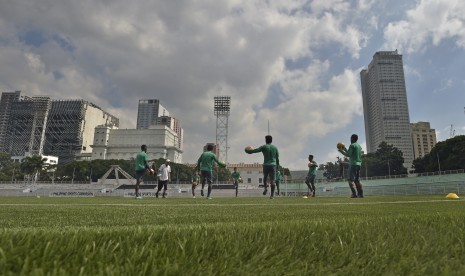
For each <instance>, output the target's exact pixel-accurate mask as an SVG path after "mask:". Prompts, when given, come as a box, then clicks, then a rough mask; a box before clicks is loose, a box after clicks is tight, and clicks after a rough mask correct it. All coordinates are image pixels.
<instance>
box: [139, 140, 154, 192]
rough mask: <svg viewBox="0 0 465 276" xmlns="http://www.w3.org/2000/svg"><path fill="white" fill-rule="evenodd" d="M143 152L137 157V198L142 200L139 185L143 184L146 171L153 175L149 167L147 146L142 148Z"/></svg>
mask: <svg viewBox="0 0 465 276" xmlns="http://www.w3.org/2000/svg"><path fill="white" fill-rule="evenodd" d="M140 150H141V152H139V153H138V154H137V155H136V198H137V199H142V196H141V194H140V193H139V184H140V183H141V182H142V179H143V177H144V174H145V173H146V171H148V172H149V173H153V172H152V171H151V169H150V167H149V163H148V161H147V146H146V145H142V146H140Z"/></svg>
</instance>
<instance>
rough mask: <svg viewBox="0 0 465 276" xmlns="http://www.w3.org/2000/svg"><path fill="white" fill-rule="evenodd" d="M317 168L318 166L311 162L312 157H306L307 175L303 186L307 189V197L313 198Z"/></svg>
mask: <svg viewBox="0 0 465 276" xmlns="http://www.w3.org/2000/svg"><path fill="white" fill-rule="evenodd" d="M317 168H318V164H317V163H316V162H315V161H314V160H313V155H311V154H310V155H309V156H308V174H307V177H306V178H305V184H307V187H308V194H307V197H310V196H311V197H315V192H316V189H315V178H316V170H317Z"/></svg>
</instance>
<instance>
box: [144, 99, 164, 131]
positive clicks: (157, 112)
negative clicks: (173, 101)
mask: <svg viewBox="0 0 465 276" xmlns="http://www.w3.org/2000/svg"><path fill="white" fill-rule="evenodd" d="M161 116H170V113H169V112H168V110H166V108H164V107H163V106H162V105H161V104H160V101H159V100H157V99H144V100H139V108H138V110H137V126H136V128H137V129H148V128H149V127H150V126H152V125H156V124H157V120H158V117H161Z"/></svg>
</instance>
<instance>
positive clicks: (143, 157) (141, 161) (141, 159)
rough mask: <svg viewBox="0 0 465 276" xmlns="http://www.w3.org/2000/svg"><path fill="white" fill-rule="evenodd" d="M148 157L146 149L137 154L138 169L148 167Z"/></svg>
mask: <svg viewBox="0 0 465 276" xmlns="http://www.w3.org/2000/svg"><path fill="white" fill-rule="evenodd" d="M147 158H148V157H147V153H146V152H145V151H141V152H139V153H138V154H137V155H136V171H141V170H145V169H146V165H147Z"/></svg>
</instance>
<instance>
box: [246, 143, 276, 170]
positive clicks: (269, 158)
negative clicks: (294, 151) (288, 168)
mask: <svg viewBox="0 0 465 276" xmlns="http://www.w3.org/2000/svg"><path fill="white" fill-rule="evenodd" d="M249 152H250V153H256V152H261V153H263V159H264V160H263V165H274V166H279V152H278V148H277V147H275V146H274V145H272V144H266V145H263V146H261V147H259V148H257V149H253V150H250V151H249Z"/></svg>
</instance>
